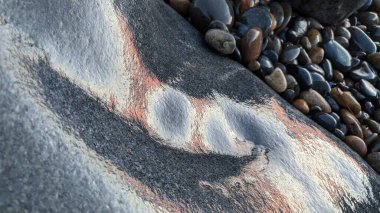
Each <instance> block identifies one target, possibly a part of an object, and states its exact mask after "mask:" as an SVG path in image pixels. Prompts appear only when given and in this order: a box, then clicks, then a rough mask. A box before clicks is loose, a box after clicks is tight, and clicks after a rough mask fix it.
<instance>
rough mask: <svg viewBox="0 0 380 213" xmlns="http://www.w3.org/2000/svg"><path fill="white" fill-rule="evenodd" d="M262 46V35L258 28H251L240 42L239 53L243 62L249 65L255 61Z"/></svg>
mask: <svg viewBox="0 0 380 213" xmlns="http://www.w3.org/2000/svg"><path fill="white" fill-rule="evenodd" d="M262 44H263V33H262V31H261V29H260V28H252V29H250V30H248V31H247V32H246V33H245V35H244V37H243V39H242V40H241V52H242V54H243V61H244V62H246V63H249V62H250V61H254V60H257V58H258V57H259V56H260V53H261V46H262Z"/></svg>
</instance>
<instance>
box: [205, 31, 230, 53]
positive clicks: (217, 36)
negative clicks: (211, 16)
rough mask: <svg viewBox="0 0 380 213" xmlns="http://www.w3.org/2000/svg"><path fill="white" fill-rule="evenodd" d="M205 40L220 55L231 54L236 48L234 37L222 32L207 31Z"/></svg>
mask: <svg viewBox="0 0 380 213" xmlns="http://www.w3.org/2000/svg"><path fill="white" fill-rule="evenodd" d="M205 40H206V42H207V43H208V44H209V45H210V46H211V47H213V48H214V49H215V50H217V51H218V52H220V53H222V54H226V55H228V54H231V53H233V52H234V50H235V48H236V41H235V38H234V36H233V35H231V34H229V33H228V32H226V31H224V30H219V29H211V30H209V31H207V33H206V35H205Z"/></svg>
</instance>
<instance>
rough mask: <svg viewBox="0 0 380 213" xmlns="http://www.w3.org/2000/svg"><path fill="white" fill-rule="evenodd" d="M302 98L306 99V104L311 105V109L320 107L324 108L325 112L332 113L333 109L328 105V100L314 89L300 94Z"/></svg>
mask: <svg viewBox="0 0 380 213" xmlns="http://www.w3.org/2000/svg"><path fill="white" fill-rule="evenodd" d="M300 98H301V99H304V100H305V101H306V103H307V104H308V105H309V107H312V106H319V107H321V108H322V110H323V112H326V113H330V112H331V107H330V105H329V104H328V103H327V101H326V99H325V98H324V97H323V96H322V95H320V94H319V93H318V92H316V91H315V90H313V89H309V90H306V91H303V92H302V93H301V94H300Z"/></svg>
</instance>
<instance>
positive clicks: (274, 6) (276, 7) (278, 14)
mask: <svg viewBox="0 0 380 213" xmlns="http://www.w3.org/2000/svg"><path fill="white" fill-rule="evenodd" d="M269 9H270V12H271V13H272V14H273V16H274V17H275V19H276V22H277V27H279V26H281V25H282V22H283V21H284V9H283V8H282V6H281V4H280V3H278V2H272V3H270V5H269Z"/></svg>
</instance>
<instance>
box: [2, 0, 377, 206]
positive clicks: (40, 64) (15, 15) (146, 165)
mask: <svg viewBox="0 0 380 213" xmlns="http://www.w3.org/2000/svg"><path fill="white" fill-rule="evenodd" d="M0 100H1V101H0V211H1V212H24V211H29V212H119V211H121V212H149V211H152V212H155V211H170V212H173V211H179V210H188V211H205V212H210V211H226V212H232V211H245V212H251V211H282V212H304V211H310V212H340V211H345V212H353V211H362V212H376V211H379V210H380V209H379V206H380V204H379V201H380V193H379V190H380V178H379V176H378V174H376V173H375V172H374V170H373V169H372V168H370V167H369V165H368V164H367V163H366V162H365V161H363V160H362V158H361V157H360V156H358V155H357V154H356V153H354V152H353V151H352V150H350V149H349V148H348V147H347V146H346V145H345V144H344V143H343V142H342V141H340V140H338V139H337V138H336V137H334V136H333V135H331V134H330V133H329V132H327V131H325V130H324V129H323V128H321V127H319V126H318V125H317V124H315V123H314V122H313V121H311V120H310V119H308V118H307V117H305V116H304V115H302V114H301V113H299V112H298V111H297V110H295V109H294V108H293V107H292V106H291V105H289V104H288V103H286V101H284V100H283V99H281V98H280V97H279V96H278V95H277V94H276V93H275V92H273V91H272V90H271V89H270V88H269V87H267V86H266V85H265V83H263V82H262V81H261V80H260V79H258V78H257V77H255V76H254V75H253V74H251V73H250V72H249V71H248V70H246V69H245V68H244V67H243V66H241V65H240V64H238V63H236V62H234V61H232V60H229V59H227V58H225V57H221V56H218V55H216V54H215V53H214V52H213V51H211V50H210V49H209V48H207V46H206V45H205V44H204V41H203V39H202V36H201V34H199V33H198V32H197V31H196V30H195V29H194V28H193V27H192V26H191V25H190V24H188V22H187V21H186V20H184V19H183V18H182V17H181V16H179V15H178V14H176V13H175V12H174V11H173V10H172V9H171V8H169V7H168V6H167V5H166V4H165V3H164V2H163V1H157V0H128V1H125V0H116V1H108V0H82V1H74V0H61V1H49V0H30V1H18V0H0Z"/></svg>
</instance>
